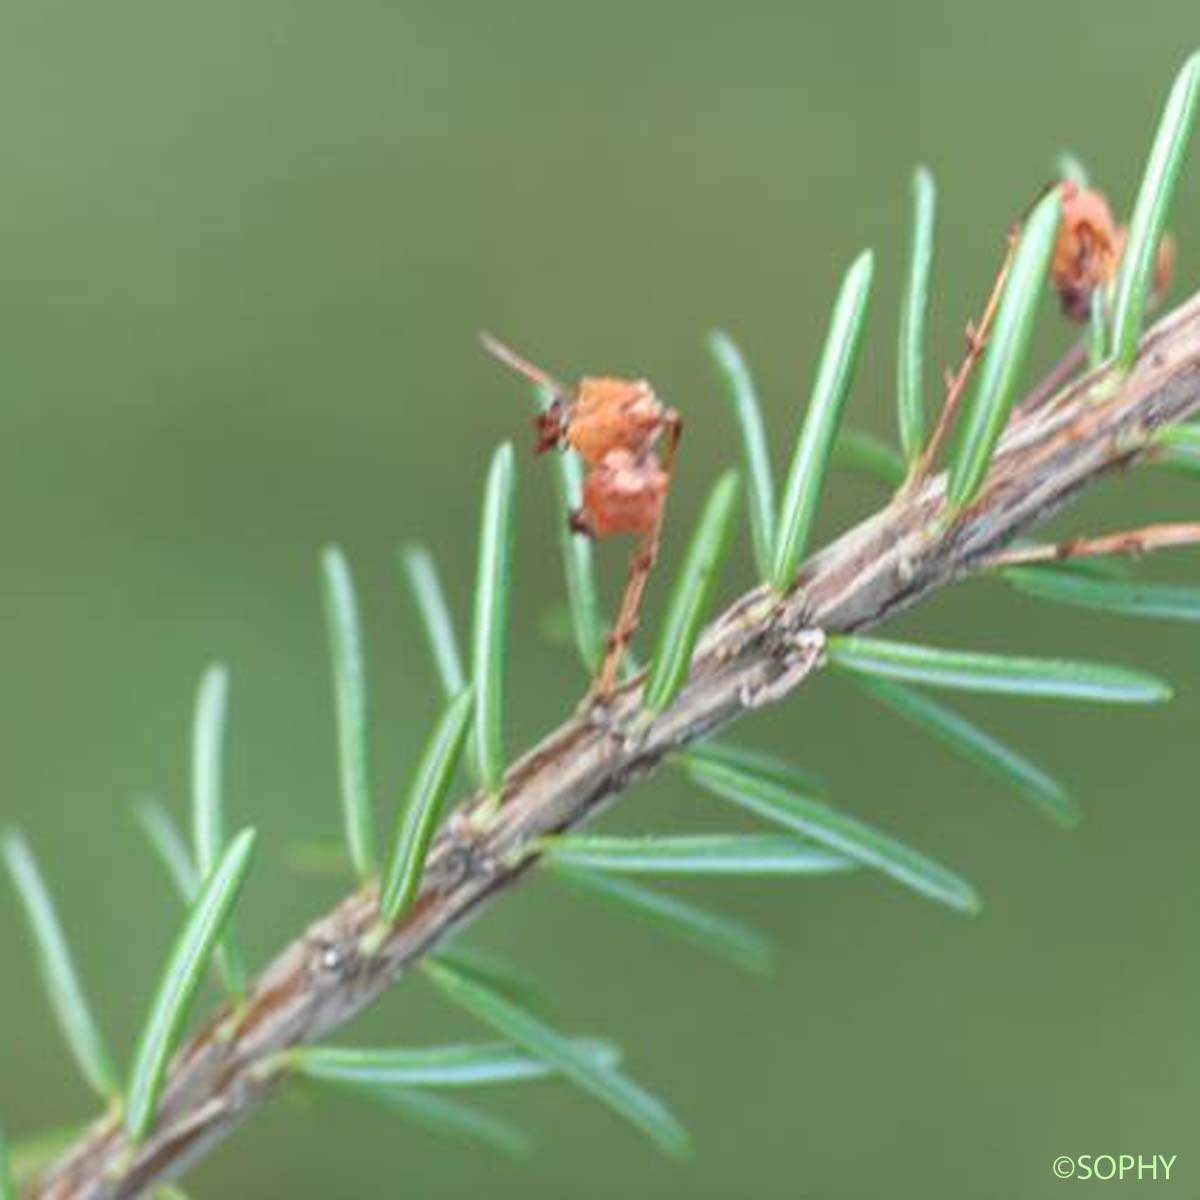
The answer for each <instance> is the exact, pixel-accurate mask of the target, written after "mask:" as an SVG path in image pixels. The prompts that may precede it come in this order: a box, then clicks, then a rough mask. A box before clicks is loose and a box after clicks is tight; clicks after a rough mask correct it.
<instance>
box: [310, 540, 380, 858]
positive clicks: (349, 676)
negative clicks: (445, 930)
mask: <svg viewBox="0 0 1200 1200" xmlns="http://www.w3.org/2000/svg"><path fill="white" fill-rule="evenodd" d="M321 578H322V583H323V585H324V597H325V623H326V627H327V629H328V636H329V657H330V663H331V666H332V669H333V694H334V702H335V705H336V713H337V741H338V764H339V767H340V770H341V784H342V820H343V825H344V827H345V834H346V845H347V847H348V848H349V850H350V861H351V862H352V863H353V864H354V869H355V871H357V872H358V876H359V878H360V879H366V878H368V877H369V876H370V875H371V874H372V872H373V871H374V869H375V833H374V818H373V816H372V810H371V785H370V771H369V755H368V749H367V668H366V663H365V661H364V659H363V639H362V627H361V624H360V622H359V619H358V601H357V600H356V599H355V595H354V581H353V580H352V579H351V578H350V568H349V567H348V566H347V564H346V559H345V556H344V555H343V554H342V552H341V551H340V550H339V549H338V548H337V547H336V546H330V547H328V548H327V549H326V550H325V553H324V554H323V555H322V556H321Z"/></svg>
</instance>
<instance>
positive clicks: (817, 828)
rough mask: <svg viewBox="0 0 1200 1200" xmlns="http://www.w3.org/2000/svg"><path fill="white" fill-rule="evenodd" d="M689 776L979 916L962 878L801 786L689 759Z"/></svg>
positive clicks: (972, 892) (693, 757)
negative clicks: (816, 798) (817, 797)
mask: <svg viewBox="0 0 1200 1200" xmlns="http://www.w3.org/2000/svg"><path fill="white" fill-rule="evenodd" d="M686 766H687V770H688V773H689V774H690V775H691V776H692V778H693V779H694V780H695V781H696V782H697V783H698V784H700V786H701V787H703V788H705V789H706V790H708V791H710V792H713V793H714V794H715V795H718V796H721V797H723V798H724V799H726V800H731V801H733V803H735V804H737V805H739V806H740V807H742V808H745V809H748V810H749V811H750V812H752V813H754V814H755V815H757V816H760V817H763V818H765V819H766V820H768V821H774V822H775V823H776V824H779V825H782V826H784V827H785V828H787V829H790V830H792V831H793V832H795V833H800V834H802V835H804V836H805V837H810V838H813V839H814V840H816V841H818V842H821V843H822V844H823V845H826V846H831V847H832V848H833V849H834V850H837V851H838V852H840V853H842V854H844V855H845V856H846V857H847V858H852V859H854V860H855V861H856V862H860V863H862V864H863V865H864V866H867V867H873V868H874V869H875V870H877V871H881V872H882V873H883V874H884V875H888V876H890V877H891V878H892V879H895V880H896V881H897V882H898V883H902V884H904V885H905V886H906V887H910V888H912V889H913V890H914V891H916V892H920V893H921V894H922V895H924V896H928V897H929V898H930V899H933V900H938V901H940V902H941V903H943V904H947V905H949V906H950V907H951V908H954V909H957V910H958V911H960V912H966V913H975V912H978V911H979V907H980V904H979V897H978V896H977V895H976V894H975V890H974V889H973V888H972V887H971V885H970V884H969V883H967V881H966V880H965V879H963V878H962V877H961V876H959V875H956V874H955V873H954V872H953V871H949V870H947V869H946V868H945V867H943V866H940V865H939V864H938V863H936V862H934V861H933V860H932V859H929V858H926V857H925V855H923V854H919V853H918V852H917V851H916V850H911V849H909V847H907V846H905V845H903V844H902V843H901V842H898V841H896V840H895V839H894V838H891V837H889V836H888V835H887V834H885V833H880V832H879V831H878V830H876V829H872V828H871V827H870V826H869V825H865V824H863V822H861V821H858V820H856V819H855V818H854V817H850V816H847V815H846V814H845V813H840V812H838V811H837V810H836V809H833V808H830V807H829V805H827V804H823V803H822V802H821V801H819V800H813V799H812V798H811V797H809V796H807V795H805V793H804V789H803V786H802V784H803V780H802V779H801V780H799V781H797V782H798V784H799V785H800V786H795V787H789V786H787V784H786V782H784V781H781V780H780V779H778V777H776V776H774V775H765V774H764V775H759V774H756V773H754V772H751V771H746V770H744V769H740V768H733V767H730V766H728V765H726V764H723V763H719V762H715V761H711V760H706V759H705V757H704V756H703V755H698V754H694V753H693V754H689V755H688V757H687V759H686Z"/></svg>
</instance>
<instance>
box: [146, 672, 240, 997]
mask: <svg viewBox="0 0 1200 1200" xmlns="http://www.w3.org/2000/svg"><path fill="white" fill-rule="evenodd" d="M228 707H229V672H228V671H227V670H226V669H225V668H224V667H223V666H219V665H218V666H212V667H209V669H208V670H207V671H206V672H205V673H204V677H203V678H202V679H201V680H200V689H199V691H198V693H197V695H196V716H195V720H194V722H193V725H192V841H193V848H194V853H195V868H196V869H195V872H194V874H196V875H197V876H198V877H199V878H200V879H203V878H205V877H206V876H207V875H209V874H210V873H211V872H212V870H213V868H214V867H215V866H216V865H217V863H218V862H219V861H220V858H221V855H222V854H223V853H224V852H225V726H226V714H227V711H228ZM163 816H164V818H165V816H166V814H165V813H164V814H163ZM148 832H149V831H148ZM159 833H160V834H161V833H162V830H161V829H160V830H159ZM152 840H154V839H153V837H152ZM164 849H165V847H164ZM171 869H172V873H174V871H175V870H177V869H178V865H177V864H176V865H175V866H174V867H172V868H171ZM197 887H198V884H193V886H192V888H191V891H190V892H188V893H185V898H186V899H187V901H188V902H189V903H190V902H191V901H192V900H193V899H194V898H195V895H196V891H197ZM217 961H218V963H219V971H220V975H221V978H222V980H223V981H224V983H225V986H226V988H227V989H228V991H229V993H230V995H231V996H233V997H234V998H235V999H240V998H242V997H243V996H244V995H245V992H246V968H245V966H244V965H243V964H242V954H241V951H240V950H239V949H238V944H237V937H236V935H235V934H234V930H233V923H232V922H230V925H229V927H228V928H227V929H226V930H225V935H224V937H223V938H222V939H221V948H220V951H219V953H218V955H217Z"/></svg>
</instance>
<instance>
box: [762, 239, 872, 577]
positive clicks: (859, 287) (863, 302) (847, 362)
mask: <svg viewBox="0 0 1200 1200" xmlns="http://www.w3.org/2000/svg"><path fill="white" fill-rule="evenodd" d="M874 269H875V260H874V257H873V256H872V254H871V252H870V251H869V250H868V251H865V252H864V253H862V254H860V255H859V256H858V258H856V259H855V260H854V263H853V265H852V266H851V267H850V269H849V270H848V271H847V272H846V277H845V278H844V279H843V280H842V286H841V289H840V291H839V292H838V297H837V301H836V303H835V304H834V306H833V318H832V320H831V321H830V324H829V333H828V335H827V336H826V338H825V348H824V351H823V352H822V354H821V365H820V367H819V368H818V370H817V381H816V383H815V384H814V386H813V393H812V398H811V399H810V400H809V403H808V412H807V413H806V414H805V418H804V426H803V428H802V429H801V431H800V440H799V441H798V442H797V444H796V452H795V455H794V456H793V458H792V465H791V469H790V470H789V472H788V477H787V484H786V486H785V487H784V492H783V507H782V509H781V511H780V515H779V525H778V533H777V534H776V538H775V562H774V565H773V568H772V571H771V585H772V587H774V589H775V590H776V591H777V592H786V591H787V590H788V589H789V588H790V587H791V586H792V584H793V583H794V582H795V579H796V572H797V571H798V570H799V569H800V563H801V562H802V561H803V559H804V555H805V553H806V552H807V550H808V539H809V536H810V534H811V533H812V525H813V521H814V520H815V518H816V515H817V505H818V504H819V502H820V499H821V493H822V491H823V489H824V485H825V476H826V474H827V473H828V470H829V460H830V458H831V457H832V454H833V444H834V441H835V440H836V438H837V432H838V426H839V425H840V424H841V419H842V410H843V409H844V408H845V406H846V399H847V397H848V396H849V394H850V383H851V381H852V380H853V378H854V368H855V366H856V365H857V363H858V352H859V348H860V347H861V345H862V335H863V329H864V328H865V326H866V321H867V303H868V301H869V299H870V296H871V278H872V275H873V274H874Z"/></svg>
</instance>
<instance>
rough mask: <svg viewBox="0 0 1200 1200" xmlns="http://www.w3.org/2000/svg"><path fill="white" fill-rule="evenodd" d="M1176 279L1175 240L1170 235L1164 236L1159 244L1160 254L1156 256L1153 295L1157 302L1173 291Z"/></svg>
mask: <svg viewBox="0 0 1200 1200" xmlns="http://www.w3.org/2000/svg"><path fill="white" fill-rule="evenodd" d="M1174 277H1175V239H1174V238H1173V237H1172V236H1171V235H1170V234H1169V233H1164V234H1163V235H1162V241H1161V242H1159V243H1158V253H1157V254H1155V256H1154V283H1153V295H1154V299H1155V300H1162V299H1163V298H1164V297H1165V296H1166V294H1167V293H1168V292H1169V291H1170V290H1171V280H1172V279H1174Z"/></svg>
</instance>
